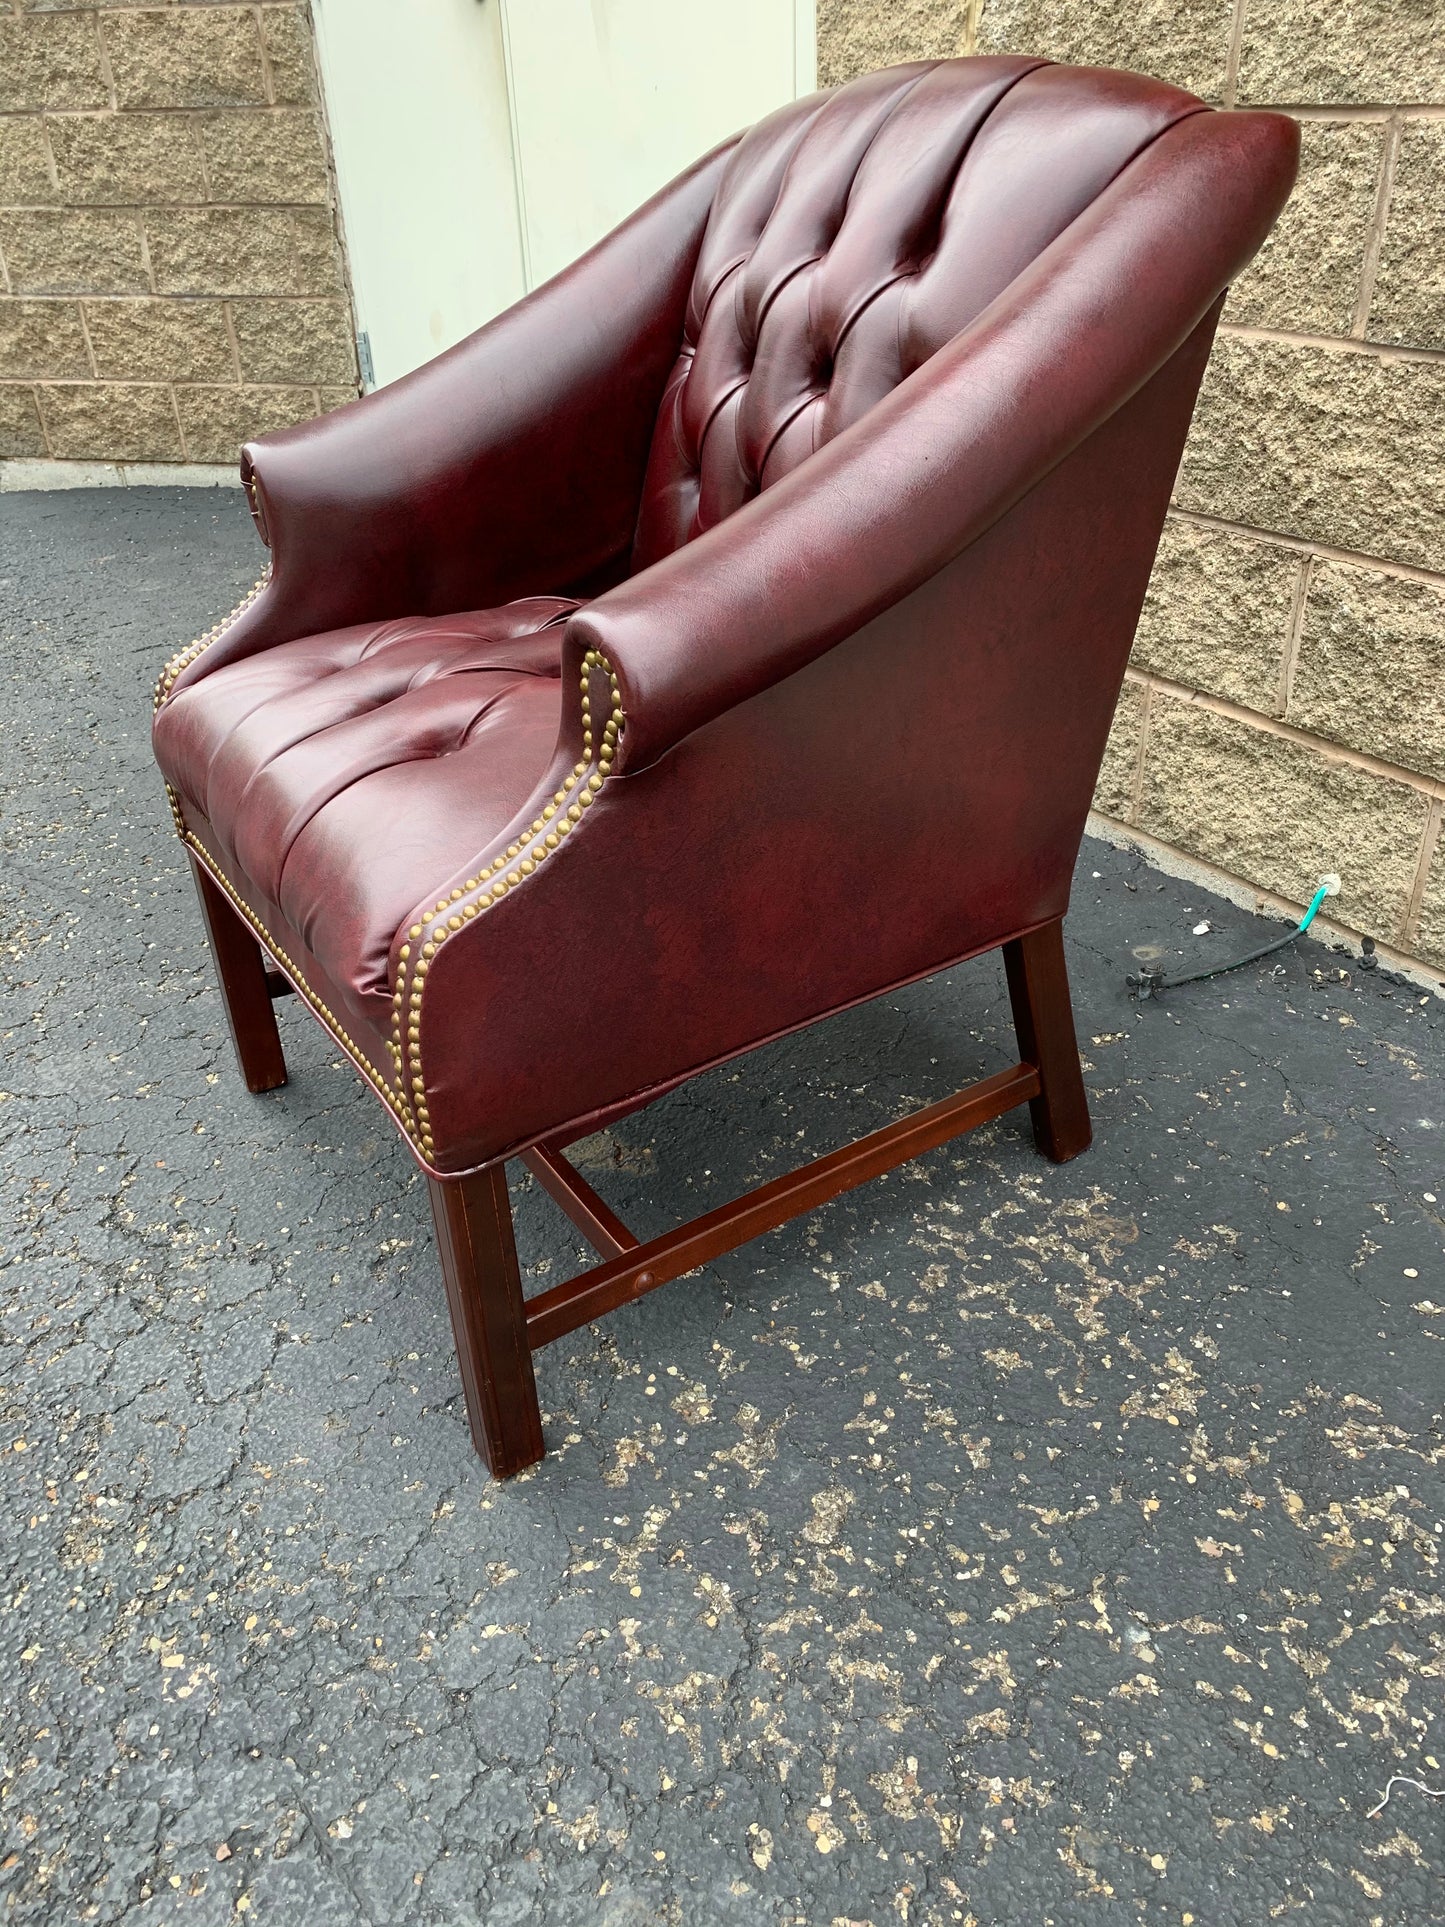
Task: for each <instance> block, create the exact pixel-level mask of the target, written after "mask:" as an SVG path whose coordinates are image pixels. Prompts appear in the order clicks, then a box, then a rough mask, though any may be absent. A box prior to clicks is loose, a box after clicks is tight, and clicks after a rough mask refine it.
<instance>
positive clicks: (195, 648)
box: [153, 562, 271, 828]
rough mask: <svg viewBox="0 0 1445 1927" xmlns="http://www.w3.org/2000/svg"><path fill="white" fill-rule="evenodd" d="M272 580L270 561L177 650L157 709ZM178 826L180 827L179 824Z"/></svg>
mask: <svg viewBox="0 0 1445 1927" xmlns="http://www.w3.org/2000/svg"><path fill="white" fill-rule="evenodd" d="M270 580H271V565H270V563H269V562H268V563H267V564H266V567H265V568H264V570H263V571H262V572H261V574H260V575H259V576H258V577H257V579H256V581H255V583H254V584H253V586H252V587H251V588H250V589H248V590H247V592H246V594H245V595H243V596H242V597H241V600H240V601H239V602H238V603H237V604H236V606H235V608H234V609H233V610H232V611H231V613H230V614H229V615H228V616H222V618H221V620H220V621H219V622H216V623H213V624H212V625H211V627H210V628H209V629H208V630H207V631H206V633H205V634H204V635H203V636H197V638H196V640H195V641H194V642H188V643H187V644H186V646H185V648H184V649H179V650H177V652H176V653H175V655H173V656H172V657H171V659H170V661H169V662H168V663H167V664H166V666H165V668H164V669H163V670H162V671H161V675H160V681H159V682H158V683H157V684H156V687H155V696H154V699H153V700H154V707H155V708H156V709H159V708H160V706H161V704H162V703H163V702H164V701H165V699H166V697H167V696H169V695H170V693H171V689H172V687H173V685H174V683H175V680H176V677H177V676H179V675H180V673H181V671H182V670H183V669H189V668H190V666H191V664H192V663H193V662H194V661H195V660H196V657H197V656H199V655H200V654H201V653H202V651H203V650H206V649H209V648H210V646H211V644H212V643H213V642H217V641H219V639H220V638H221V636H223V635H224V634H225V632H226V630H227V629H229V628H230V626H231V624H232V623H233V622H235V621H237V620H238V619H239V618H240V617H241V616H243V615H244V614H245V613H246V611H247V610H248V609H249V608H250V606H251V604H252V603H253V602H254V601H255V600H256V598H257V596H258V595H260V593H261V591H262V590H263V589H264V588H265V586H266V584H267V583H268V582H269V581H270ZM177 827H178V828H179V824H178V825H177Z"/></svg>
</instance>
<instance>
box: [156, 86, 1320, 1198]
mask: <svg viewBox="0 0 1445 1927" xmlns="http://www.w3.org/2000/svg"><path fill="white" fill-rule="evenodd" d="M1296 154H1297V133H1296V130H1295V128H1294V126H1293V124H1292V123H1291V122H1289V121H1287V120H1285V119H1283V118H1282V117H1280V116H1277V115H1270V114H1230V115H1222V114H1217V113H1214V112H1212V111H1210V110H1208V109H1206V108H1204V107H1203V106H1202V105H1201V103H1199V102H1198V101H1196V100H1194V99H1193V98H1192V97H1190V96H1188V95H1186V94H1182V93H1180V92H1178V91H1177V90H1175V89H1173V88H1169V87H1165V86H1161V85H1160V84H1158V83H1156V82H1152V81H1147V80H1142V79H1139V78H1138V77H1136V76H1132V75H1125V74H1118V73H1111V72H1105V71H1100V70H1089V69H1072V68H1063V67H1054V66H1048V65H1045V64H1043V63H1040V62H1036V61H1030V60H1006V59H987V60H962V61H946V62H936V63H920V64H916V65H913V66H909V67H903V68H895V69H891V70H888V71H886V72H884V73H882V74H875V75H871V76H869V77H867V78H866V79H864V80H862V81H858V82H855V83H853V84H852V85H850V86H849V87H846V88H844V89H842V90H840V91H839V92H838V93H836V94H833V95H825V96H819V97H815V98H814V99H812V100H809V101H804V102H799V103H795V104H793V105H790V106H789V107H787V108H784V109H783V110H782V111H781V112H779V113H778V114H775V115H773V116H771V117H770V118H769V119H768V120H767V121H764V122H763V123H761V124H760V125H759V127H757V128H755V129H754V130H752V131H751V132H750V133H749V134H747V135H745V136H744V137H743V138H742V140H741V141H739V142H738V143H736V144H732V145H730V146H729V147H728V148H725V149H723V150H720V151H719V152H718V153H717V154H715V155H713V156H710V157H709V158H708V159H707V160H705V161H704V162H702V163H700V164H699V166H698V167H697V168H696V169H694V170H692V171H691V172H690V173H689V174H688V175H686V176H684V177H683V178H682V179H681V180H680V181H679V182H677V183H674V184H673V186H672V187H671V188H669V189H667V190H665V191H664V193H663V194H662V195H660V196H658V197H657V198H656V199H655V200H654V201H653V202H651V203H649V204H648V206H647V207H645V208H644V209H642V210H640V211H639V213H638V214H637V215H636V216H634V217H633V219H632V220H631V221H630V222H628V223H626V224H624V226H623V227H622V228H621V229H619V230H618V232H617V233H616V234H615V235H613V236H611V237H609V239H608V240H607V241H605V242H603V243H602V244H601V246H600V247H599V248H597V249H595V250H593V252H592V253H591V254H590V255H589V256H586V257H584V258H583V260H582V261H580V262H579V263H577V264H576V265H575V266H574V267H573V268H571V269H569V270H568V271H567V272H566V273H565V274H563V275H562V276H559V277H558V278H557V280H556V281H554V282H552V283H550V284H549V285H548V286H547V287H545V288H543V289H540V290H539V291H538V292H537V293H536V294H535V295H534V296H532V297H530V298H529V300H528V301H526V302H523V303H522V304H520V305H519V306H518V307H517V308H516V309H514V310H512V311H511V312H510V313H509V314H508V315H505V316H503V317H501V318H500V319H499V320H498V321H497V322H494V323H492V324H490V326H489V327H487V328H484V329H483V330H481V331H480V333H479V334H478V335H476V336H474V337H473V338H472V339H471V340H470V341H469V342H465V343H463V344H461V345H460V346H459V347H458V348H457V349H454V350H453V351H451V353H450V354H449V355H447V356H443V357H441V358H440V359H439V360H438V361H437V362H435V363H432V364H430V365H429V366H428V367H427V368H425V369H422V370H420V371H418V373H417V374H416V375H414V376H411V377H408V378H407V380H406V381H403V382H399V383H397V384H395V385H394V386H393V387H392V388H389V389H385V390H382V391H381V392H380V393H379V394H377V395H375V396H371V397H368V398H367V399H366V400H365V401H363V402H360V403H358V404H356V405H355V406H354V407H349V408H346V409H343V410H341V411H339V413H337V414H336V415H332V416H327V417H325V418H324V419H323V420H321V421H319V422H314V423H308V424H306V425H305V426H304V427H301V428H298V429H292V430H287V431H285V432H284V433H282V434H281V435H277V436H272V437H268V438H267V439H266V440H265V441H263V442H260V443H257V444H255V445H254V446H252V447H251V448H249V449H248V450H247V451H246V456H245V465H246V470H245V472H246V474H247V476H248V479H249V480H250V482H251V484H252V488H253V501H254V504H255V507H256V510H257V515H258V522H259V523H260V525H261V526H262V528H263V531H264V533H265V534H266V536H267V538H268V539H269V541H270V543H271V546H272V552H273V558H274V567H273V572H272V576H271V579H270V580H269V582H268V583H267V585H266V586H265V588H264V589H263V590H262V591H261V593H260V595H258V596H257V597H256V599H255V600H254V601H253V602H252V603H251V604H250V605H249V606H248V607H247V608H246V609H245V610H244V611H243V613H241V614H240V615H239V616H238V618H237V620H236V621H235V622H234V623H232V624H230V625H228V626H225V627H224V628H223V630H222V632H221V634H220V635H219V636H218V637H217V638H216V639H215V640H214V641H212V642H211V643H210V644H209V645H208V646H207V647H206V648H204V649H203V650H201V651H200V653H199V654H198V655H197V656H196V657H195V659H194V660H190V661H187V662H186V663H185V664H184V665H183V666H182V667H181V668H180V669H179V671H178V673H176V674H175V675H174V678H173V680H172V681H171V682H170V683H169V684H168V685H167V688H166V693H165V696H164V699H163V701H162V703H161V706H160V709H159V712H158V717H157V723H156V750H157V756H158V758H159V760H160V762H161V765H162V768H163V769H164V771H165V773H166V775H167V778H168V780H169V782H170V783H171V785H172V788H173V791H174V793H175V795H176V798H177V807H178V811H179V821H180V823H181V826H182V828H183V833H186V834H188V835H189V836H190V837H191V839H192V841H193V844H196V845H199V846H200V848H201V850H202V851H204V853H205V859H206V860H207V861H208V862H209V863H210V864H211V866H212V867H213V868H214V869H215V870H217V871H218V872H219V873H221V874H223V875H224V877H225V879H226V881H227V882H228V883H229V885H230V887H231V889H232V891H233V893H234V894H236V895H237V896H239V897H240V898H241V899H242V900H243V901H244V902H245V903H246V904H247V905H248V906H249V907H250V909H251V911H252V913H253V915H254V916H255V917H256V918H257V919H258V920H259V921H260V922H261V923H262V925H263V926H264V927H265V928H266V929H267V930H268V933H269V934H270V936H271V938H272V939H273V941H274V944H275V946H276V947H277V948H278V949H279V950H281V951H282V952H284V953H285V955H286V957H287V958H289V959H290V965H289V966H288V967H291V968H292V970H293V974H297V975H301V976H305V975H306V974H307V972H308V971H311V970H312V969H313V967H314V969H315V970H316V971H318V972H319V973H320V975H321V976H322V977H323V978H324V981H325V984H326V987H327V988H326V992H325V996H326V997H327V998H330V997H334V998H338V999H339V1000H340V1001H341V1003H342V1004H344V1006H345V1012H344V1013H343V1014H342V1016H341V1018H340V1019H339V1020H338V1019H337V1018H336V1017H335V1016H334V1015H333V1017H332V1019H331V1021H332V1027H333V1028H334V1029H337V1028H342V1029H344V1028H345V1027H346V1024H347V1023H348V1022H349V1023H351V1024H352V1025H354V1027H355V1029H354V1033H352V1034H348V1036H347V1037H346V1039H345V1041H346V1042H347V1045H348V1047H349V1048H352V1050H353V1054H354V1055H357V1056H358V1057H359V1058H363V1057H364V1058H366V1061H367V1062H368V1063H369V1064H370V1066H371V1069H370V1072H369V1074H371V1075H372V1078H373V1082H377V1081H378V1080H377V1072H376V1066H375V1053H374V1050H373V1047H372V1046H371V1045H370V1044H368V1045H367V1046H366V1049H364V1050H363V1049H362V1048H361V1047H360V1046H359V1045H358V1044H357V1042H356V1039H357V1038H362V1037H364V1038H366V1039H371V1038H377V1039H382V1040H384V1043H383V1049H384V1051H385V1052H387V1053H389V1059H390V1061H389V1062H388V1063H386V1064H384V1065H383V1066H382V1073H383V1078H384V1081H385V1085H386V1089H385V1094H386V1095H387V1100H388V1102H389V1103H390V1104H391V1107H392V1110H393V1112H394V1114H395V1115H397V1117H398V1118H399V1120H400V1121H401V1123H402V1124H403V1127H404V1128H405V1130H406V1132H407V1135H408V1137H409V1139H410V1140H411V1142H412V1144H413V1148H414V1149H416V1150H417V1151H418V1153H419V1154H420V1155H421V1156H422V1158H423V1160H424V1161H425V1162H426V1163H427V1164H428V1166H429V1167H430V1168H432V1169H434V1170H436V1171H439V1172H442V1173H456V1172H460V1171H463V1170H467V1169H471V1168H476V1167H477V1166H479V1165H482V1164H485V1163H487V1162H490V1161H493V1160H495V1159H496V1158H497V1157H499V1156H501V1155H505V1154H506V1153H507V1152H509V1151H511V1150H514V1149H517V1148H519V1147H520V1146H522V1145H523V1144H525V1143H527V1142H530V1141H533V1140H535V1139H537V1138H539V1137H542V1136H545V1135H547V1134H548V1133H550V1132H553V1131H556V1130H558V1129H560V1128H562V1127H564V1126H567V1125H569V1124H572V1123H574V1122H580V1121H587V1120H591V1119H594V1118H597V1117H602V1116H605V1115H607V1114H609V1112H611V1111H614V1110H616V1109H617V1108H619V1107H621V1106H623V1105H625V1104H626V1103H627V1102H628V1101H629V1100H631V1099H633V1098H634V1097H636V1096H638V1095H640V1094H642V1093H644V1092H648V1091H654V1090H657V1089H660V1088H665V1087H666V1086H667V1085H668V1084H670V1083H674V1082H676V1081H678V1080H679V1079H680V1078H682V1077H685V1076H687V1075H689V1074H691V1073H692V1072H694V1071H696V1070H697V1069H700V1068H702V1067H703V1066H705V1065H706V1064H708V1063H711V1062H715V1061H718V1060H720V1059H722V1058H725V1057H727V1056H728V1055H730V1054H732V1053H734V1052H736V1051H739V1050H743V1049H746V1048H748V1047H749V1046H751V1045H753V1044H755V1043H757V1042H759V1041H761V1040H762V1039H764V1038H766V1037H769V1036H772V1035H776V1034H778V1033H780V1032H783V1031H785V1030H787V1029H790V1028H793V1027H795V1026H797V1025H799V1024H802V1023H806V1022H808V1021H810V1020H811V1019H813V1018H815V1017H817V1016H819V1015H821V1014H823V1013H825V1012H827V1011H829V1010H833V1009H837V1008H840V1007H842V1006H844V1005H846V1004H848V1003H851V1002H854V1001H857V1000H859V999H861V998H863V997H866V996H869V995H872V994H875V993H877V992H878V991H880V990H883V989H886V988H888V987H889V986H890V985H893V984H896V983H899V982H902V981H905V980H906V979H908V978H910V977H912V976H917V975H922V974H924V973H926V972H927V971H929V970H932V969H937V968H939V967H941V966H943V965H944V964H946V963H949V962H951V961H953V960H955V959H957V958H958V957H960V956H964V955H968V954H971V953H973V952H975V951H978V950H982V949H985V948H988V947H991V946H992V945H995V944H997V943H1000V942H1002V941H1004V940H1006V939H1007V938H1009V937H1012V936H1015V935H1018V934H1022V933H1023V932H1025V931H1026V930H1028V929H1031V928H1033V927H1036V926H1037V925H1039V924H1041V923H1044V922H1046V921H1049V920H1050V919H1052V918H1054V917H1057V916H1059V915H1061V914H1062V912H1063V910H1064V908H1065V907H1066V904H1067V896H1068V885H1069V876H1070V872H1071V869H1072V863H1073V859H1074V856H1075V854H1076V852H1077V849H1078V843H1079V838H1080V835H1081V833H1082V829H1083V822H1084V817H1085V813H1086V811H1087V807H1088V803H1089V798H1090V794H1091V791H1092V786H1093V782H1094V780H1095V776H1096V774H1097V769H1098V764H1099V760H1100V758H1101V755H1102V752H1103V747H1104V741H1105V737H1106V734H1107V730H1108V724H1109V718H1110V714H1111V712H1112V708H1113V704H1114V701H1115V699H1116V697H1117V693H1118V688H1119V683H1120V679H1121V678H1122V674H1123V669H1124V664H1125V661H1126V658H1127V654H1128V649H1129V644H1130V641H1131V639H1132V634H1133V628H1134V624H1135V622H1136V620H1137V616H1138V610H1139V607H1140V604H1141V602H1142V599H1143V595H1144V590H1145V586H1146V584H1147V580H1148V574H1149V569H1150V566H1151V563H1152V560H1153V554H1154V549H1155V547H1156V545H1157V541H1158V536H1159V531H1160V527H1161V525H1162V520H1163V515H1164V511H1165V508H1166V505H1167V501H1168V494H1169V489H1170V486H1171V483H1172V479H1173V475H1174V471H1175V468H1176V467H1177V463H1178V459H1179V455H1180V452H1181V450H1182V446H1183V440H1184V435H1185V432H1186V430H1187V427H1188V420H1189V414H1190V411H1191V409H1192V406H1193V402H1194V397H1195V394H1196V392H1197V389H1198V384H1199V380H1200V378H1201V376H1202V373H1203V369H1204V365H1205V361H1206V359H1207V355H1208V350H1209V344H1210V341H1211V339H1212V335H1213V329H1214V325H1215V321H1216V319H1217V315H1218V308H1219V303H1220V300H1221V297H1222V292H1223V290H1224V289H1225V287H1226V286H1227V284H1228V282H1229V280H1230V278H1231V277H1232V276H1233V275H1234V274H1235V273H1237V272H1238V270H1239V268H1240V267H1241V266H1242V265H1244V263H1245V262H1246V261H1247V260H1248V259H1249V258H1250V256H1251V254H1252V253H1253V252H1254V251H1255V250H1256V249H1257V247H1258V246H1259V244H1260V242H1261V241H1262V240H1263V238H1264V236H1265V234H1266V233H1267V232H1268V229H1269V226H1270V224H1271V223H1272V221H1273V219H1274V218H1275V215H1276V214H1277V212H1278V210H1279V208H1280V206H1281V205H1282V204H1283V201H1284V199H1285V198H1286V196H1287V193H1288V190H1289V186H1290V183H1291V180H1292V177H1293V172H1294V167H1295V162H1296ZM523 595H525V596H528V597H531V598H533V600H529V601H526V602H520V603H519V602H516V601H515V600H513V598H515V597H517V596H523ZM484 605H486V606H484ZM499 605H506V606H499ZM457 609H462V610H470V611H472V613H470V614H464V615H454V614H452V613H450V612H451V611H454V610H457ZM479 612H480V613H479ZM277 921H279V923H280V925H281V928H279V929H275V928H273V927H272V926H273V925H274V924H275V923H276V922H277ZM312 989H313V990H315V986H314V985H313V986H312ZM323 1000H324V999H323ZM316 1001H318V999H317V998H316V997H313V1006H314V1004H315V1002H316ZM328 1010H329V1011H331V1010H333V1006H331V1005H330V1004H328ZM369 1053H370V1054H369Z"/></svg>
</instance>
